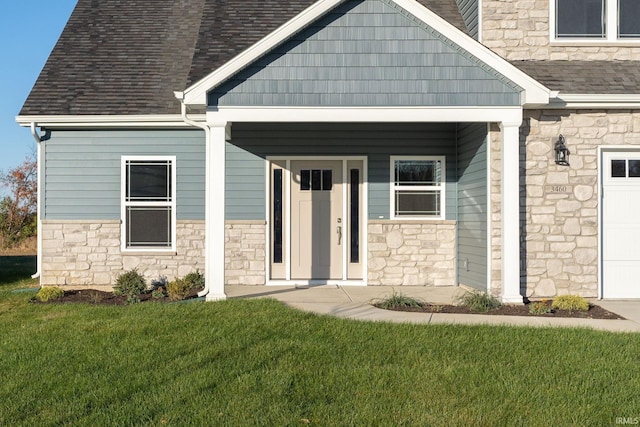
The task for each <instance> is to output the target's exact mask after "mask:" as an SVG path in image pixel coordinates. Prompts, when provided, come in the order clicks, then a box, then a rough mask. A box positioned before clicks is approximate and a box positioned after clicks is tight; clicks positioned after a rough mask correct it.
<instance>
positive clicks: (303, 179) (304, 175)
mask: <svg viewBox="0 0 640 427" xmlns="http://www.w3.org/2000/svg"><path fill="white" fill-rule="evenodd" d="M310 189H311V171H310V170H309V169H303V170H301V171H300V190H303V191H307V190H310Z"/></svg>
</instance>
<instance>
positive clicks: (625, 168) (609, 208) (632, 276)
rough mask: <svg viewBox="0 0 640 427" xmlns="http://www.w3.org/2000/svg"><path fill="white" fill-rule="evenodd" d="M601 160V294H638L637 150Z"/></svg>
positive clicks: (639, 211) (639, 174)
mask: <svg viewBox="0 0 640 427" xmlns="http://www.w3.org/2000/svg"><path fill="white" fill-rule="evenodd" d="M602 161H603V168H602V171H603V177H602V183H603V185H602V187H603V188H602V272H603V274H602V281H603V283H602V297H603V298H614V299H615V298H640V152H617V151H611V152H604V153H603V156H602Z"/></svg>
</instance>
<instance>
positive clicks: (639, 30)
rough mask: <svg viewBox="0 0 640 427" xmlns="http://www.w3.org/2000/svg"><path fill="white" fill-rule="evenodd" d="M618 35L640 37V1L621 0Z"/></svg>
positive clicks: (619, 4) (619, 3)
mask: <svg viewBox="0 0 640 427" xmlns="http://www.w3.org/2000/svg"><path fill="white" fill-rule="evenodd" d="M618 36H619V37H621V38H624V37H640V1H638V0H619V2H618Z"/></svg>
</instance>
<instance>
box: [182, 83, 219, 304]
mask: <svg viewBox="0 0 640 427" xmlns="http://www.w3.org/2000/svg"><path fill="white" fill-rule="evenodd" d="M173 94H174V95H175V97H176V98H177V99H178V100H179V101H180V107H181V109H180V112H181V115H182V120H183V121H184V122H185V123H186V124H188V125H189V126H193V127H197V128H200V129H202V130H204V135H205V144H206V145H205V147H206V149H207V150H208V149H209V145H210V144H209V140H210V133H211V129H210V128H209V126H208V125H207V124H206V123H201V122H197V121H195V120H192V119H190V118H189V117H188V116H187V106H186V105H185V103H184V92H174V93H173ZM209 197H210V196H209V191H207V192H206V196H205V206H207V209H208V207H209V206H211V205H210V203H209ZM205 239H207V237H206V236H205ZM205 245H208V243H207V242H206V240H205ZM205 248H206V246H205ZM205 252H206V249H205ZM208 293H209V281H208V280H205V281H204V289H203V290H202V291H200V292H198V296H199V297H203V296H205V295H207V294H208Z"/></svg>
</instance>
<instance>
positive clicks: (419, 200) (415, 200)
mask: <svg viewBox="0 0 640 427" xmlns="http://www.w3.org/2000/svg"><path fill="white" fill-rule="evenodd" d="M395 210H396V216H415V215H436V216H437V215H440V193H439V192H438V191H396V205H395Z"/></svg>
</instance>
